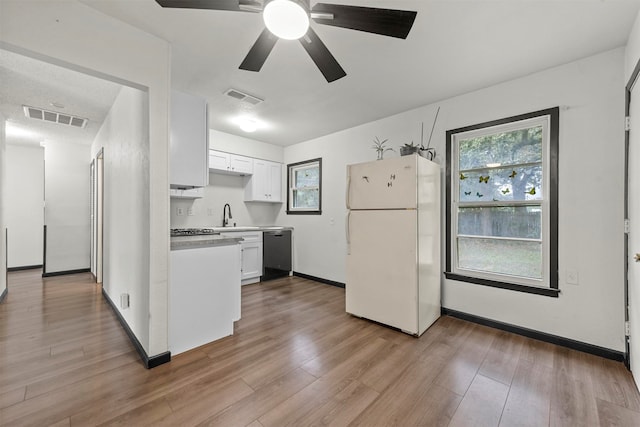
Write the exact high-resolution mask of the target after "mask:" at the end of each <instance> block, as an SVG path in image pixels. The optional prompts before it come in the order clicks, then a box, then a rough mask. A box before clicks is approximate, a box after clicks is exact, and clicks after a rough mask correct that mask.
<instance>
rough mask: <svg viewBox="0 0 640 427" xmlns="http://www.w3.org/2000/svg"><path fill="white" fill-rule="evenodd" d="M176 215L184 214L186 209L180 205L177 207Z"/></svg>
mask: <svg viewBox="0 0 640 427" xmlns="http://www.w3.org/2000/svg"><path fill="white" fill-rule="evenodd" d="M176 215H178V216H182V215H184V209H183V208H180V207H177V208H176Z"/></svg>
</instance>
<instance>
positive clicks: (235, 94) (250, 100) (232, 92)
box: [224, 89, 264, 105]
mask: <svg viewBox="0 0 640 427" xmlns="http://www.w3.org/2000/svg"><path fill="white" fill-rule="evenodd" d="M224 94H225V95H227V96H230V97H231V98H235V99H237V100H238V101H241V102H246V103H247V104H251V105H258V104H260V103H261V102H263V101H264V99H260V98H256V97H255V96H251V95H249V94H247V93H244V92H240V91H239V90H236V89H229V90H227V91H226V92H225V93H224Z"/></svg>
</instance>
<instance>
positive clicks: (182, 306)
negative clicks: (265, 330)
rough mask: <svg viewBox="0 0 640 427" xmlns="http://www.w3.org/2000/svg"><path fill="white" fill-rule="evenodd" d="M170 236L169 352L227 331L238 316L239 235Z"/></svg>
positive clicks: (203, 342)
mask: <svg viewBox="0 0 640 427" xmlns="http://www.w3.org/2000/svg"><path fill="white" fill-rule="evenodd" d="M202 237H203V238H201V239H193V238H191V239H174V238H172V242H171V256H170V267H171V268H170V270H171V273H170V283H169V351H171V354H172V355H175V354H179V353H183V352H185V351H187V350H190V349H192V348H195V347H199V346H201V345H204V344H207V343H210V342H212V341H215V340H218V339H220V338H223V337H226V336H228V335H232V334H233V322H234V321H236V320H239V319H240V259H241V258H240V256H241V254H240V243H239V242H240V240H241V239H235V238H224V237H220V236H202Z"/></svg>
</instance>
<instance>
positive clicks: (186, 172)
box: [169, 91, 209, 188]
mask: <svg viewBox="0 0 640 427" xmlns="http://www.w3.org/2000/svg"><path fill="white" fill-rule="evenodd" d="M170 119H171V122H170V123H171V125H170V128H171V129H170V130H171V132H170V143H169V146H170V157H169V158H170V162H169V163H170V167H169V170H170V173H169V183H170V184H171V186H172V187H187V188H188V187H204V186H206V185H208V184H209V170H208V168H207V160H206V157H207V151H208V150H209V139H208V125H207V103H206V101H205V100H204V99H203V98H200V97H197V96H192V95H188V94H186V93H180V92H176V91H173V92H172V93H171V117H170Z"/></svg>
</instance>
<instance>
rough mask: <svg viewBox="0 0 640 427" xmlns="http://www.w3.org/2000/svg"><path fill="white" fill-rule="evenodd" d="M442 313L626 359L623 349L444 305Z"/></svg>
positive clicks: (594, 353)
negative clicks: (497, 319)
mask: <svg viewBox="0 0 640 427" xmlns="http://www.w3.org/2000/svg"><path fill="white" fill-rule="evenodd" d="M441 313H442V314H446V315H447V316H451V317H457V318H458V319H462V320H467V321H469V322H473V323H477V324H479V325H484V326H489V327H491V328H495V329H500V330H502V331H507V332H512V333H514V334H518V335H522V336H525V337H527V338H533V339H536V340H538V341H544V342H548V343H551V344H555V345H559V346H562V347H567V348H570V349H572V350H577V351H581V352H583V353H589V354H593V355H596V356H600V357H604V358H605V359H611V360H615V361H617V362H623V361H624V360H625V354H624V353H623V352H621V351H616V350H611V349H609V348H604V347H600V346H597V345H593V344H588V343H585V342H581V341H576V340H572V339H570V338H564V337H560V336H557V335H552V334H547V333H545V332H540V331H536V330H533V329H528V328H523V327H521V326H516V325H511V324H509V323H503V322H498V321H495V320H491V319H487V318H485V317H480V316H475V315H473V314H467V313H463V312H461V311H456V310H451V309H448V308H445V307H442V309H441Z"/></svg>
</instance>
